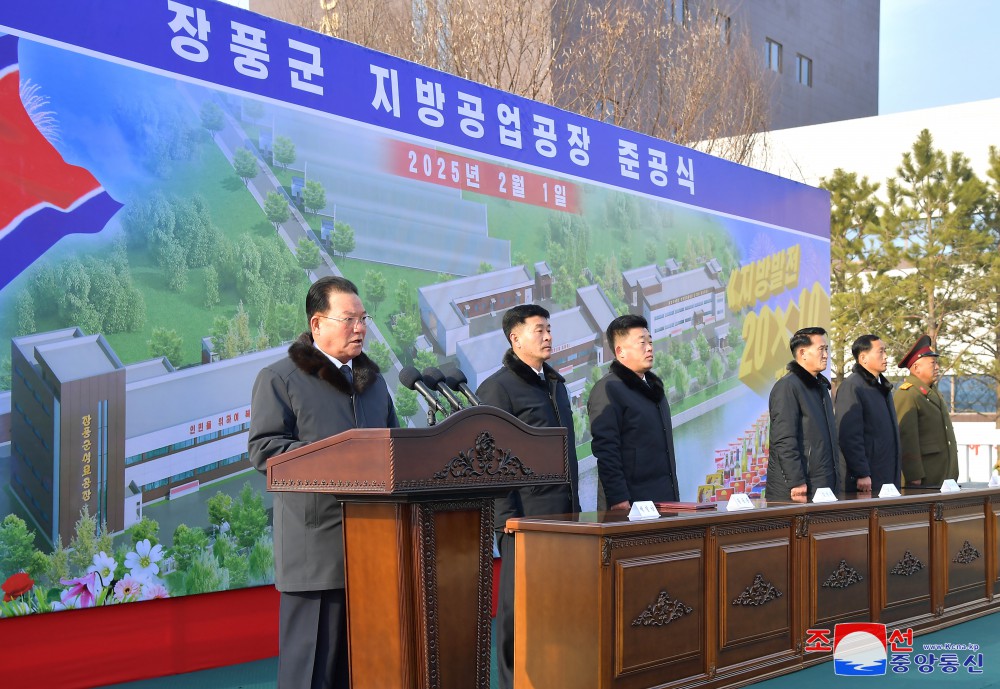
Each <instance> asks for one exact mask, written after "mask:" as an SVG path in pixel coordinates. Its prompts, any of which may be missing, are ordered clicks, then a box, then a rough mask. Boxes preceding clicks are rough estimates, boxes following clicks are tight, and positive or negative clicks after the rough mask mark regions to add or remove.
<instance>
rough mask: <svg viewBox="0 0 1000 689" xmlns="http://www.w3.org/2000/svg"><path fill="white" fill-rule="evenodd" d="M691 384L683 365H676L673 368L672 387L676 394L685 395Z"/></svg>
mask: <svg viewBox="0 0 1000 689" xmlns="http://www.w3.org/2000/svg"><path fill="white" fill-rule="evenodd" d="M690 384H691V376H690V375H689V374H688V370H687V369H686V368H685V367H684V366H678V367H677V368H676V369H675V370H674V380H673V385H674V389H675V390H676V391H677V395H678V396H679V397H681V398H683V397H685V396H686V395H687V393H688V387H689V386H690Z"/></svg>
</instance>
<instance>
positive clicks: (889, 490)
mask: <svg viewBox="0 0 1000 689" xmlns="http://www.w3.org/2000/svg"><path fill="white" fill-rule="evenodd" d="M878 496H879V497H880V498H898V497H899V490H898V489H897V488H896V486H894V485H893V484H891V483H886V484H885V485H883V486H882V490H880V491H879V492H878Z"/></svg>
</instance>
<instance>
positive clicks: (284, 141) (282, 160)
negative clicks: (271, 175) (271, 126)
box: [274, 136, 295, 169]
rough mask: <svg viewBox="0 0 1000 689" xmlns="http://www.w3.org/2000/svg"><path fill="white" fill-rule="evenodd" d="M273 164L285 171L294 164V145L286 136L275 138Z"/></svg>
mask: <svg viewBox="0 0 1000 689" xmlns="http://www.w3.org/2000/svg"><path fill="white" fill-rule="evenodd" d="M274 162H275V163H277V164H278V165H280V166H281V167H283V168H285V169H287V168H288V166H289V165H291V164H292V163H294V162H295V144H294V143H293V142H292V140H291V139H289V138H288V137H287V136H278V137H275V139H274Z"/></svg>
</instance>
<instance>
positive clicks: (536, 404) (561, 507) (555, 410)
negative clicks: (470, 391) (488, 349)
mask: <svg viewBox="0 0 1000 689" xmlns="http://www.w3.org/2000/svg"><path fill="white" fill-rule="evenodd" d="M542 369H543V371H544V372H545V382H542V379H541V378H539V377H538V374H537V373H535V371H534V369H532V368H531V367H530V366H528V365H527V364H526V363H524V362H523V361H521V360H520V359H518V358H517V356H516V355H515V354H514V352H513V350H510V349H508V350H507V353H506V354H504V357H503V366H502V367H500V370H499V371H497V372H496V373H494V374H493V375H492V376H490V377H489V378H487V379H486V380H484V381H483V382H482V384H481V385H480V386H479V389H478V390H477V391H476V395H477V396H478V397H479V399H480V400H482V402H483V404H488V405H490V406H492V407H497V408H498V409H503V410H504V411H505V412H507V413H509V414H511V415H513V416H516V417H517V418H519V419H520V420H521V421H523V422H524V423H526V424H528V425H529V426H535V427H537V428H558V427H560V426H562V427H564V428H565V429H566V430H567V432H568V438H567V444H568V447H569V476H570V482H569V483H568V484H561V485H554V486H532V487H530V488H519V489H518V490H515V491H512V492H510V493H509V494H507V495H506V496H504V497H502V498H497V500H496V503H495V509H494V519H493V524H494V526H495V528H496V529H497V530H498V531H501V530H503V528H504V525H505V524H506V523H507V520H508V519H511V518H513V517H533V516H538V515H543V514H569V513H570V512H579V511H580V498H579V485H580V478H579V476H580V469H579V466H578V464H577V461H576V438H575V436H574V433H573V410H572V409H571V408H570V406H569V393H568V392H567V391H566V379H565V378H563V377H562V376H561V375H559V373H558V372H556V370H555V369H554V368H552V367H551V366H549V365H548V364H543V365H542Z"/></svg>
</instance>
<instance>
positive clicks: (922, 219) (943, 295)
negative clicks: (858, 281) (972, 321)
mask: <svg viewBox="0 0 1000 689" xmlns="http://www.w3.org/2000/svg"><path fill="white" fill-rule="evenodd" d="M886 196H887V202H886V209H885V212H884V214H883V219H882V220H883V223H884V224H885V225H886V228H887V229H888V230H889V234H890V235H892V236H897V237H900V238H903V239H904V244H903V247H902V249H901V251H900V259H901V260H902V261H904V262H905V263H906V264H907V265H908V266H912V268H913V271H912V272H910V273H908V274H906V275H904V276H903V277H901V278H899V279H897V280H895V281H894V283H893V284H894V286H895V289H894V291H893V294H891V295H889V294H887V295H883V296H884V297H885V298H886V299H888V300H891V299H892V297H896V301H897V306H896V308H898V309H899V311H900V312H901V313H902V315H903V319H904V322H905V324H904V328H905V332H904V333H900V334H897V335H896V336H897V338H899V339H901V340H903V341H904V342H913V341H915V340H916V338H917V337H918V336H919V335H920V334H924V333H926V334H927V335H929V336H930V337H931V341H932V342H934V343H935V346H936V344H937V340H938V337H939V336H941V335H946V336H948V337H949V338H950V339H953V340H961V339H962V338H963V337H964V335H965V333H966V332H968V326H969V320H968V312H967V307H968V294H967V293H966V289H967V287H966V285H967V280H966V277H967V271H968V267H969V266H971V265H975V263H976V262H977V260H978V259H979V257H980V256H981V255H982V253H983V252H984V251H987V250H989V248H990V237H989V233H988V232H985V231H984V230H983V227H982V224H981V223H978V222H977V218H978V215H979V213H980V212H981V211H982V209H983V208H984V206H985V205H986V202H987V198H988V189H987V187H986V185H985V184H984V183H983V182H982V180H980V179H979V178H978V177H977V176H976V175H975V173H974V172H973V171H972V168H971V166H970V164H969V160H968V158H966V157H965V156H964V155H963V154H961V153H958V152H953V153H952V154H951V155H950V156H949V155H946V154H945V153H944V152H943V151H941V150H940V149H937V148H935V147H934V142H933V138H932V137H931V134H930V132H929V131H928V130H926V129H925V130H923V131H921V132H920V134H919V135H917V139H916V141H915V142H914V144H913V147H912V149H911V150H910V151H907V152H906V153H904V154H903V161H902V163H901V164H900V166H899V167H898V168H897V169H896V177H895V178H892V179H890V180H889V181H888V182H887V184H886ZM890 343H891V341H890ZM902 351H906V350H905V349H903V350H902Z"/></svg>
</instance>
